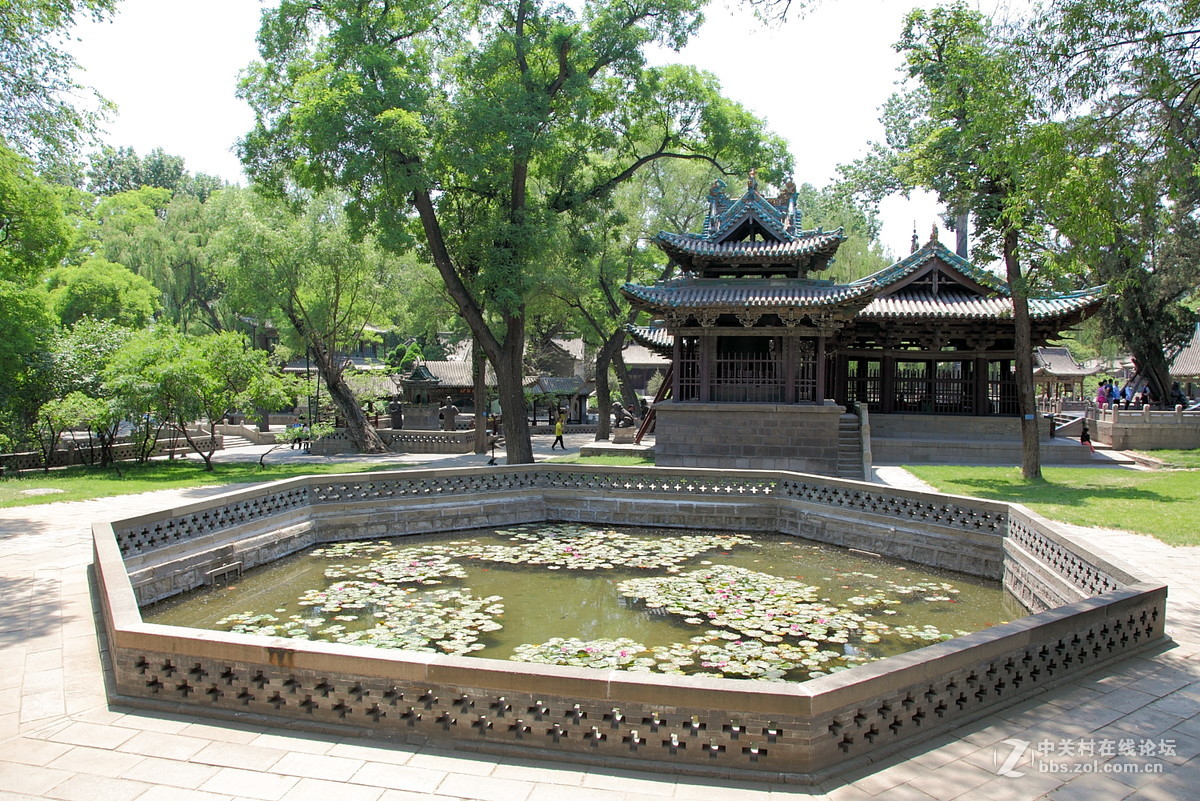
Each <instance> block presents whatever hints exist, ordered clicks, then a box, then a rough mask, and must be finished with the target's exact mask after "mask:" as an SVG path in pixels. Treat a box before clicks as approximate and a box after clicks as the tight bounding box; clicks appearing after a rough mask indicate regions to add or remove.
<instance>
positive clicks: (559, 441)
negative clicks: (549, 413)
mask: <svg viewBox="0 0 1200 801" xmlns="http://www.w3.org/2000/svg"><path fill="white" fill-rule="evenodd" d="M566 421H567V416H566V415H565V414H563V413H562V412H561V411H560V412H559V413H558V421H557V422H555V424H554V442H553V443H552V444H551V445H550V450H554V446H555V445H557V446H558V447H560V448H562V449H563V450H564V451H565V450H566V449H567V446H566V445H564V444H563V425H564V424H565V423H566Z"/></svg>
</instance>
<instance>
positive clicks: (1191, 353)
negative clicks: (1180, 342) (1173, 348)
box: [1171, 323, 1200, 378]
mask: <svg viewBox="0 0 1200 801" xmlns="http://www.w3.org/2000/svg"><path fill="white" fill-rule="evenodd" d="M1193 376H1195V377H1200V323H1197V324H1196V330H1195V332H1193V334H1192V338H1191V339H1190V340H1189V341H1188V342H1187V343H1186V344H1184V346H1183V347H1182V348H1180V349H1179V350H1178V351H1177V352H1176V353H1175V355H1174V356H1173V357H1171V377H1172V378H1191V377H1193Z"/></svg>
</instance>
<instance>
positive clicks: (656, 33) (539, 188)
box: [241, 0, 786, 464]
mask: <svg viewBox="0 0 1200 801" xmlns="http://www.w3.org/2000/svg"><path fill="white" fill-rule="evenodd" d="M702 3H703V0H645V1H643V2H635V3H627V2H624V0H594V1H593V2H587V3H585V4H584V5H583V6H582V8H581V9H580V10H579V11H578V12H576V11H575V10H573V9H572V8H570V7H569V6H567V5H561V4H551V3H545V2H539V0H504V1H503V2H492V3H474V2H463V0H451V2H448V3H446V4H444V5H440V6H429V5H428V4H426V3H423V2H417V1H416V0H398V2H384V0H367V1H366V2H363V1H362V0H327V2H323V3H319V4H314V3H309V2H306V1H305V0H284V2H281V3H280V5H279V7H278V8H277V9H275V10H271V11H267V12H265V13H264V18H263V25H262V28H261V30H260V32H259V45H260V53H261V55H262V59H263V60H262V62H261V63H258V64H255V65H253V66H252V67H251V68H250V70H249V72H248V74H247V78H246V79H245V81H244V83H243V85H242V94H243V96H244V97H245V98H247V99H248V100H249V101H250V103H251V105H252V107H253V108H254V111H255V114H256V124H255V128H254V130H253V131H251V132H250V134H249V135H248V136H247V137H246V138H245V140H243V142H242V145H241V152H242V157H243V162H244V163H245V164H246V166H247V169H248V170H249V171H250V173H251V174H252V175H254V176H255V177H256V178H257V179H259V180H260V181H263V182H264V183H267V184H269V185H272V186H275V187H277V188H282V187H285V186H286V185H287V184H288V183H289V182H295V183H298V184H299V185H301V186H305V187H311V188H314V189H324V188H326V187H339V188H341V189H343V190H344V191H346V192H348V193H350V196H351V201H352V202H351V214H352V218H353V219H354V221H355V222H356V223H357V224H358V225H359V227H360V228H364V229H365V228H366V227H368V226H369V225H374V226H375V227H376V230H377V231H379V232H380V235H381V237H382V238H381V241H382V243H383V244H384V245H385V247H388V248H389V249H391V250H393V251H396V252H398V251H401V250H403V249H405V248H407V247H409V246H410V245H411V244H412V242H413V239H414V238H415V239H417V240H418V241H419V242H420V244H421V248H422V250H423V252H424V253H425V255H426V256H427V258H428V259H429V260H430V261H431V262H432V263H433V264H434V265H435V266H436V267H437V269H438V272H439V274H440V275H441V278H442V280H443V282H444V283H445V286H446V290H447V292H448V293H449V295H450V296H451V298H452V299H453V300H454V303H455V305H456V307H457V309H458V311H459V313H460V314H461V315H462V317H463V318H464V319H465V320H466V322H467V324H468V325H469V326H470V329H471V332H472V334H473V336H474V338H475V340H476V342H477V343H478V344H479V346H480V347H481V348H482V349H483V351H484V352H485V353H486V355H487V358H488V361H489V362H491V364H492V366H493V368H494V370H495V372H496V378H497V383H498V388H499V399H500V404H501V408H502V410H503V412H504V417H505V425H506V441H507V449H508V461H509V463H510V464H516V463H527V462H530V461H532V458H533V455H532V447H531V444H530V439H529V430H528V426H527V424H526V423H525V414H524V411H525V410H524V403H525V400H524V392H523V390H522V377H523V376H522V372H523V371H522V356H523V352H524V344H525V324H526V319H527V304H528V302H529V299H530V298H531V297H534V296H536V295H538V294H539V293H541V292H542V286H543V279H544V278H545V276H546V272H547V270H548V268H549V264H550V263H551V262H552V261H553V259H552V258H551V255H552V254H550V253H549V252H548V250H547V247H548V245H549V244H550V243H552V242H554V241H555V229H556V228H557V227H558V226H560V225H561V224H562V216H563V215H565V214H569V213H573V212H576V211H579V210H580V209H583V208H585V207H587V206H589V205H591V204H594V203H597V202H599V201H602V200H603V199H604V198H605V197H606V196H607V195H608V194H609V193H610V192H611V191H612V190H613V189H614V188H615V187H617V186H619V185H620V184H621V183H623V182H625V181H627V180H628V179H629V178H630V177H631V176H633V175H634V174H636V173H637V171H638V170H639V169H640V168H642V167H644V166H646V165H647V164H650V163H653V162H654V161H657V160H660V159H672V158H678V159H698V160H707V161H710V162H713V163H717V164H719V165H721V166H722V167H725V168H726V169H736V170H738V171H744V170H747V169H749V168H750V167H751V166H757V167H759V168H760V170H762V171H763V173H764V175H769V174H770V173H771V171H772V170H776V171H777V170H778V169H779V168H780V166H781V165H782V164H783V163H784V162H785V161H786V158H785V157H784V156H783V147H782V143H781V142H779V140H777V139H772V138H767V137H764V136H763V135H762V134H761V130H762V125H761V123H760V121H759V120H757V119H755V118H754V117H753V116H752V115H750V114H749V113H747V112H746V111H745V110H744V109H742V108H740V107H738V106H737V105H736V104H734V103H731V102H729V101H728V100H726V99H724V98H723V97H721V95H720V93H719V90H718V87H717V84H716V81H715V79H713V77H712V76H711V75H707V74H704V73H701V72H699V71H697V70H694V69H690V68H686V67H679V66H668V67H649V66H647V65H646V63H645V59H644V56H643V52H642V51H643V48H644V47H645V46H646V45H648V44H649V43H651V42H658V43H660V44H664V45H667V46H670V47H674V48H679V47H681V46H682V45H683V44H684V43H685V42H686V41H687V39H688V38H689V37H690V36H691V35H692V33H694V31H695V30H696V28H697V27H698V25H699V22H700V13H699V12H700V8H701V5H702Z"/></svg>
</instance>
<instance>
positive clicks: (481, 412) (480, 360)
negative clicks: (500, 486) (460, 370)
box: [471, 335, 487, 453]
mask: <svg viewBox="0 0 1200 801" xmlns="http://www.w3.org/2000/svg"><path fill="white" fill-rule="evenodd" d="M471 377H472V379H474V382H475V387H474V392H475V452H476V453H483V452H484V451H486V450H487V426H486V425H484V422H485V419H486V418H485V412H486V411H487V361H486V360H485V359H484V354H483V348H481V347H480V346H479V340H478V338H477V337H475V336H474V335H472V337H471Z"/></svg>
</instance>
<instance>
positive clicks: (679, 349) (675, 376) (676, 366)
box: [671, 328, 683, 401]
mask: <svg viewBox="0 0 1200 801" xmlns="http://www.w3.org/2000/svg"><path fill="white" fill-rule="evenodd" d="M682 340H683V330H682V329H679V328H677V329H675V330H674V331H672V332H671V367H672V368H673V369H672V370H671V397H672V398H674V399H675V400H677V401H678V400H679V399H680V398H682V397H683V395H682V393H681V392H680V391H679V376H680V375H681V374H682V373H683V346H682V345H681V344H680V342H681V341H682Z"/></svg>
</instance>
